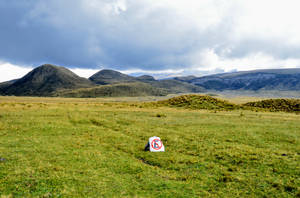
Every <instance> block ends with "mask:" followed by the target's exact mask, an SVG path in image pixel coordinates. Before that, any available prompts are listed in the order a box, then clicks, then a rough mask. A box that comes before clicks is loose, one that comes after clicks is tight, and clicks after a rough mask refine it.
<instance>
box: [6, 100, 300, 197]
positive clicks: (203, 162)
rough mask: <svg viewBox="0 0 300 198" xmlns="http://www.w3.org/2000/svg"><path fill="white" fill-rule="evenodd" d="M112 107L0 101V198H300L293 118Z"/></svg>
mask: <svg viewBox="0 0 300 198" xmlns="http://www.w3.org/2000/svg"><path fill="white" fill-rule="evenodd" d="M115 101H117V100H114V101H113V102H111V101H109V100H108V99H62V98H26V97H24V98H21V97H0V157H1V158H2V159H1V161H0V194H1V197H152V196H156V197H300V124H299V123H300V115H296V114H293V113H282V112H276V113H271V112H254V111H246V110H233V111H208V110H188V109H183V108H169V107H157V106H151V105H144V104H143V103H142V102H115ZM119 101H123V100H122V99H120V100H119ZM154 135H155V136H159V137H161V138H162V141H163V143H164V144H165V148H166V152H164V153H150V152H145V151H143V149H144V146H145V144H146V142H147V140H148V138H149V137H151V136H154Z"/></svg>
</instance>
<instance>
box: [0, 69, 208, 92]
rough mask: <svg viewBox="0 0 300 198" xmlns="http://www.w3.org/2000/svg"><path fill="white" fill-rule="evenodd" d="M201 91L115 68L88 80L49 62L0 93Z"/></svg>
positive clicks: (0, 88) (2, 86)
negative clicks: (134, 75) (131, 74)
mask: <svg viewBox="0 0 300 198" xmlns="http://www.w3.org/2000/svg"><path fill="white" fill-rule="evenodd" d="M202 91H204V89H202V88H201V87H199V86H195V85H192V84H189V83H186V82H181V81H176V80H173V79H170V80H155V79H154V78H153V77H152V76H147V75H144V76H140V77H133V76H129V75H126V74H122V73H120V72H118V71H114V70H101V71H99V72H97V73H96V74H94V75H92V76H91V77H90V78H89V79H86V78H81V77H79V76H77V75H76V74H75V73H73V72H72V71H70V70H68V69H67V68H64V67H60V66H55V65H50V64H45V65H42V66H39V67H37V68H35V69H33V70H32V71H31V72H29V73H28V74H26V75H25V76H24V77H23V78H20V79H16V80H12V81H8V82H3V83H0V94H1V95H14V96H63V97H100V96H148V95H149V96H150V95H151V96H152V95H154V96H162V95H167V94H170V93H186V92H202Z"/></svg>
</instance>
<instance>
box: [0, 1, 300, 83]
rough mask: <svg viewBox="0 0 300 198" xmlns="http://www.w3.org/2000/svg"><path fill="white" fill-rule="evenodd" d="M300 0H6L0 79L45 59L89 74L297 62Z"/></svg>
mask: <svg viewBox="0 0 300 198" xmlns="http://www.w3.org/2000/svg"><path fill="white" fill-rule="evenodd" d="M299 8H300V1H299V0H249V1H246V0H47V1H45V0H1V1H0V82H1V81H6V80H10V79H14V78H19V77H22V76H23V75H24V74H26V73H27V72H28V71H30V70H31V69H32V68H35V67H37V66H39V65H41V64H44V63H50V64H55V65H61V66H65V67H68V68H70V69H71V70H72V71H74V72H75V73H77V74H79V75H80V76H84V77H89V76H90V75H92V74H93V73H95V72H96V71H98V70H100V69H103V68H109V69H116V70H119V71H122V72H125V73H128V74H134V75H137V74H152V75H155V76H156V77H165V76H174V75H190V74H193V75H199V76H200V75H203V74H208V73H218V72H228V71H242V70H251V69H260V68H295V67H300V24H299V19H300V12H299Z"/></svg>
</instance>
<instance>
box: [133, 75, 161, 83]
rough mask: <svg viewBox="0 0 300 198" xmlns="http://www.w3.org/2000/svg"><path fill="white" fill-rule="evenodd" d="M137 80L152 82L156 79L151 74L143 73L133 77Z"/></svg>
mask: <svg viewBox="0 0 300 198" xmlns="http://www.w3.org/2000/svg"><path fill="white" fill-rule="evenodd" d="M135 79H136V80H138V81H142V82H147V83H149V82H153V81H156V80H155V78H153V76H149V75H143V76H139V77H136V78H135Z"/></svg>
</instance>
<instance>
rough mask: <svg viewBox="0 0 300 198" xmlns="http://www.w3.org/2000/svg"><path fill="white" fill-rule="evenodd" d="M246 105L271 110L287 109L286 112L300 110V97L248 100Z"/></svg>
mask: <svg viewBox="0 0 300 198" xmlns="http://www.w3.org/2000/svg"><path fill="white" fill-rule="evenodd" d="M243 106H244V107H255V108H262V109H266V110H269V111H285V112H299V111H300V100H299V99H268V100H262V101H257V102H248V103H246V104H243Z"/></svg>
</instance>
